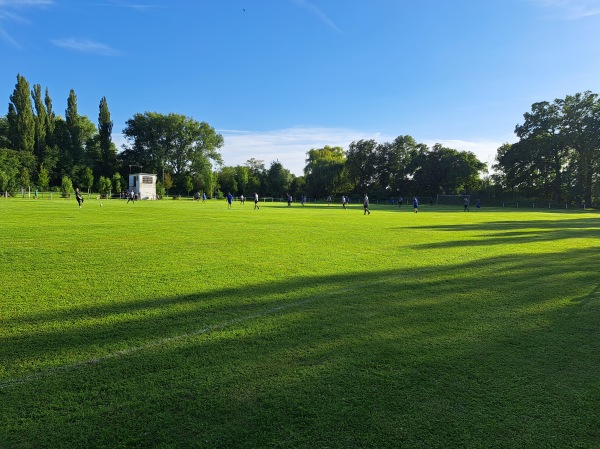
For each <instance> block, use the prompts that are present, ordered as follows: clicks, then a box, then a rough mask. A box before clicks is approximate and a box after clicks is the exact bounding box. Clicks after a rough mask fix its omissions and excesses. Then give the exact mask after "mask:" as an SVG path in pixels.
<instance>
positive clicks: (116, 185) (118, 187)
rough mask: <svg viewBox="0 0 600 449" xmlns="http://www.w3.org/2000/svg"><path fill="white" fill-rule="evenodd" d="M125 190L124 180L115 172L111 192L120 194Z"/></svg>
mask: <svg viewBox="0 0 600 449" xmlns="http://www.w3.org/2000/svg"><path fill="white" fill-rule="evenodd" d="M124 189H125V179H124V178H123V177H122V176H121V173H119V172H115V173H114V174H113V176H112V191H113V192H115V193H120V192H122V191H123V190H124Z"/></svg>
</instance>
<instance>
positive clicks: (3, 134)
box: [0, 116, 12, 149]
mask: <svg viewBox="0 0 600 449" xmlns="http://www.w3.org/2000/svg"><path fill="white" fill-rule="evenodd" d="M8 136H9V132H8V119H7V118H6V116H0V149H3V148H6V149H9V148H11V146H12V145H11V143H10V139H9V137H8Z"/></svg>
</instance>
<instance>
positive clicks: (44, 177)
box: [37, 165, 50, 191]
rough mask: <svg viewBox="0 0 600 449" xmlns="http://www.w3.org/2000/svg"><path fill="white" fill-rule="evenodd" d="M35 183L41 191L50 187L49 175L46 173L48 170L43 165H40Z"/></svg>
mask: <svg viewBox="0 0 600 449" xmlns="http://www.w3.org/2000/svg"><path fill="white" fill-rule="evenodd" d="M37 184H38V187H39V188H40V190H43V191H45V190H48V188H49V187H50V175H49V174H48V170H46V167H44V165H41V166H40V169H39V171H38V179H37Z"/></svg>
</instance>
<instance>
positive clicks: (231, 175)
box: [219, 166, 238, 195]
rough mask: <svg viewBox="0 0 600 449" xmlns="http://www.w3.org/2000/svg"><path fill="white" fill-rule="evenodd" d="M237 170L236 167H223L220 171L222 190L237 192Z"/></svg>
mask: <svg viewBox="0 0 600 449" xmlns="http://www.w3.org/2000/svg"><path fill="white" fill-rule="evenodd" d="M235 177H236V170H235V168H234V167H229V166H226V167H221V170H220V171H219V187H220V190H221V191H222V192H224V193H226V192H231V193H232V194H234V195H235V194H237V191H238V185H237V181H236V179H235Z"/></svg>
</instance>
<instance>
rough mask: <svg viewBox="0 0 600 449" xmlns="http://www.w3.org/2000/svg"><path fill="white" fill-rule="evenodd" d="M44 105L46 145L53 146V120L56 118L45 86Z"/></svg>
mask: <svg viewBox="0 0 600 449" xmlns="http://www.w3.org/2000/svg"><path fill="white" fill-rule="evenodd" d="M44 106H45V107H46V113H45V114H44V118H45V120H46V126H45V129H46V147H48V148H53V147H54V146H55V142H54V120H55V119H56V114H54V111H53V110H52V98H50V92H49V91H48V88H47V87H46V93H45V95H44Z"/></svg>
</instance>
